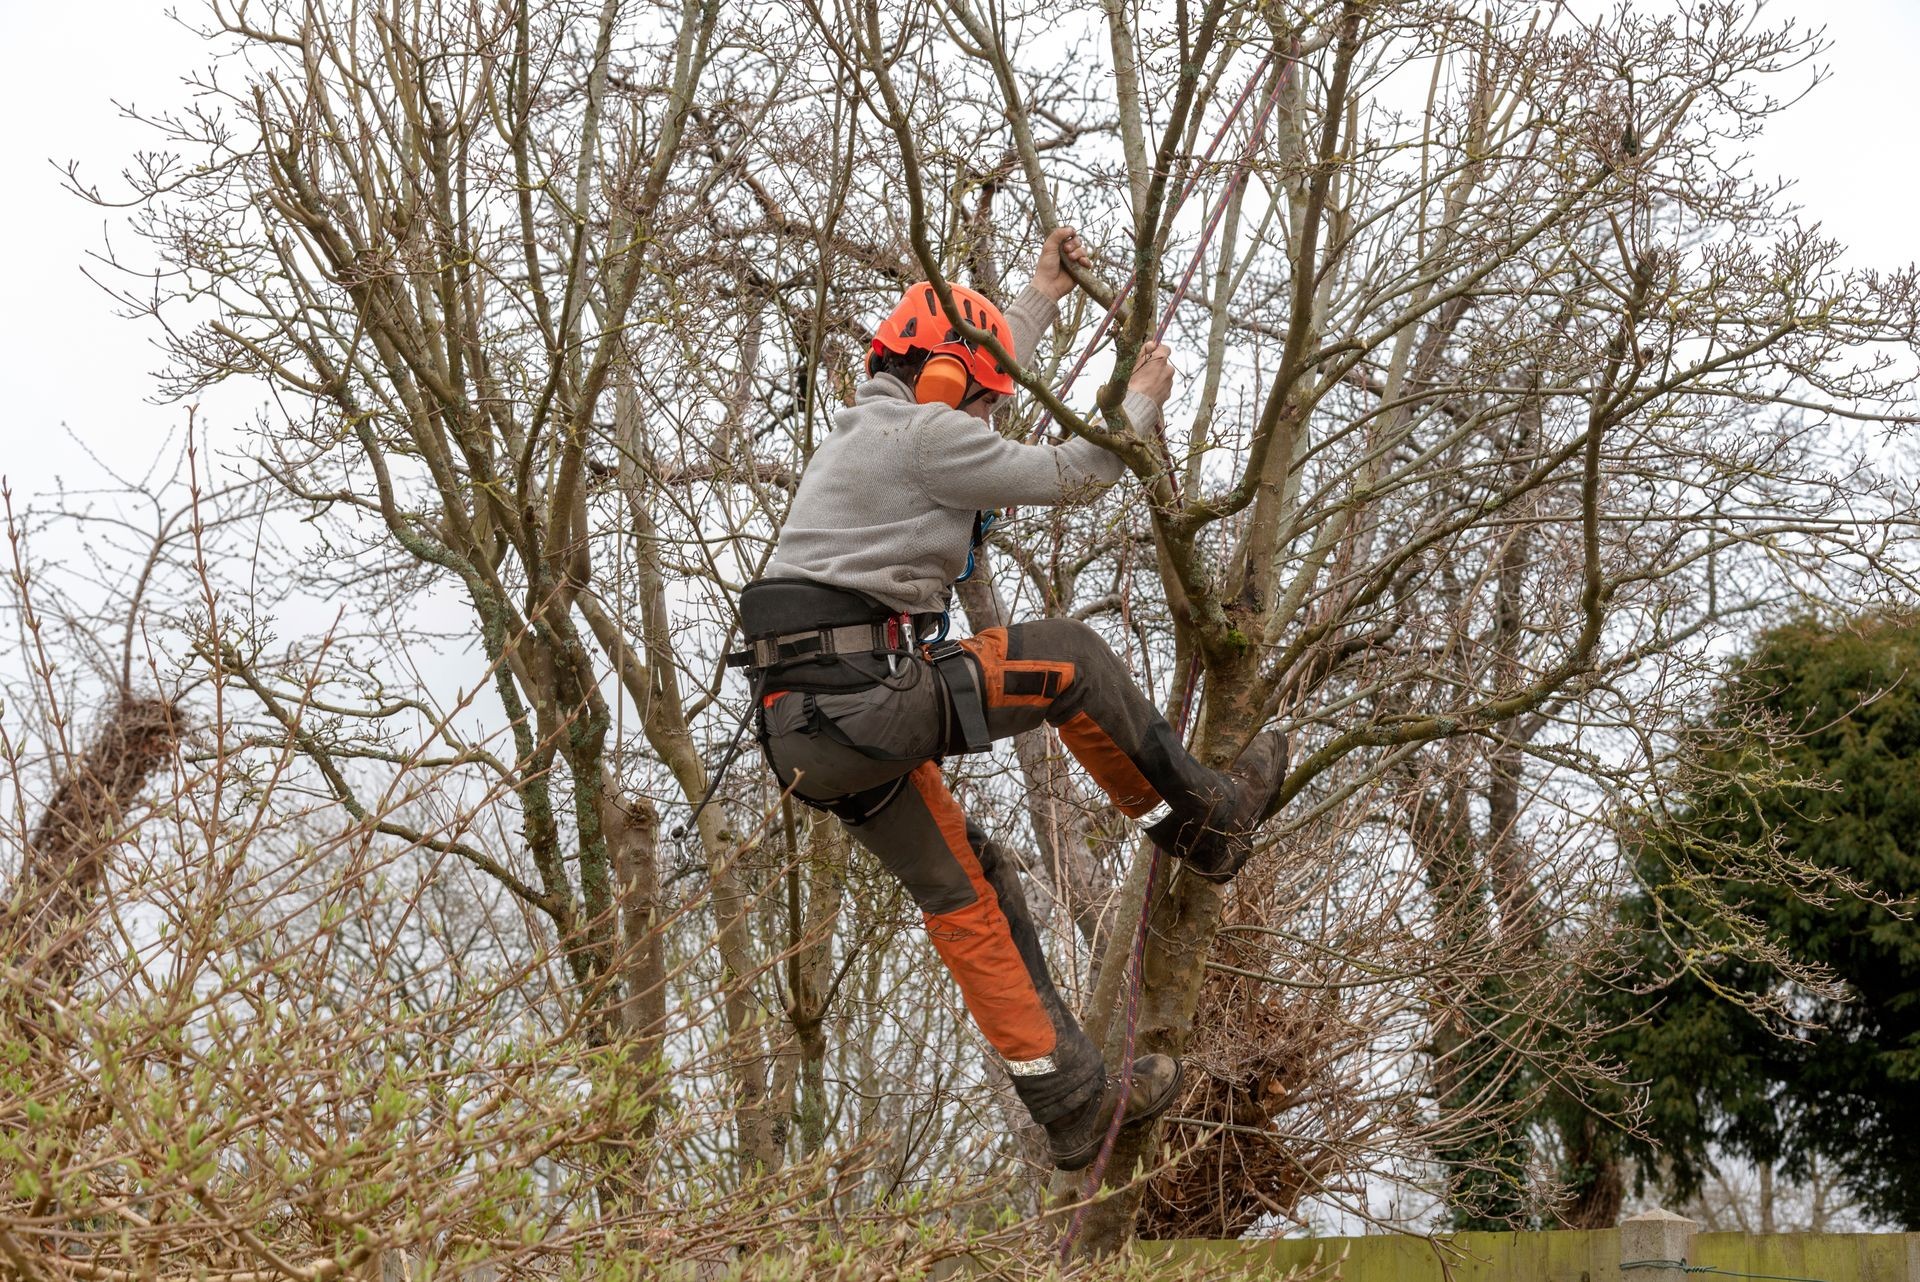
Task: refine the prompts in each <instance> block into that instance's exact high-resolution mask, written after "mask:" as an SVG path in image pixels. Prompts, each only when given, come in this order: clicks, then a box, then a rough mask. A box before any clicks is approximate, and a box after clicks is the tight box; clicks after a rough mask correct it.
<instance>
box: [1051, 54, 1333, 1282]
mask: <svg viewBox="0 0 1920 1282" xmlns="http://www.w3.org/2000/svg"><path fill="white" fill-rule="evenodd" d="M1297 58H1298V45H1297V44H1296V45H1295V48H1294V49H1293V50H1292V51H1290V53H1289V54H1288V57H1287V61H1286V65H1285V66H1283V67H1282V68H1281V69H1280V73H1279V74H1278V75H1277V76H1275V77H1274V81H1273V86H1272V88H1271V89H1270V90H1269V91H1268V93H1267V96H1266V101H1265V102H1264V103H1262V104H1261V107H1260V112H1259V115H1258V116H1257V117H1256V118H1255V120H1254V125H1253V131H1252V133H1251V135H1250V136H1249V137H1248V139H1247V145H1246V148H1245V150H1244V151H1242V153H1241V155H1240V160H1239V163H1238V164H1236V165H1235V167H1234V172H1233V174H1232V175H1231V177H1230V178H1229V179H1228V181H1227V186H1226V187H1225V189H1224V190H1222V192H1221V193H1220V198H1219V199H1218V200H1217V201H1215V202H1214V207H1213V212H1212V213H1211V214H1210V215H1209V217H1208V218H1207V221H1206V224H1205V226H1204V227H1203V228H1202V230H1201V233H1200V239H1199V241H1198V243H1197V244H1195V246H1194V249H1193V256H1192V258H1191V259H1190V260H1189V262H1188V263H1187V270H1186V271H1185V273H1183V274H1182V275H1181V277H1180V284H1179V286H1178V287H1177V288H1176V289H1175V290H1174V292H1173V297H1172V299H1171V300H1169V302H1168V304H1167V308H1166V311H1165V313H1164V314H1163V315H1162V316H1161V318H1160V323H1159V325H1158V327H1156V328H1155V330H1154V334H1153V341H1154V342H1156V343H1158V342H1160V341H1161V339H1162V338H1164V337H1165V335H1166V332H1167V328H1168V326H1170V325H1171V324H1172V323H1173V318H1174V314H1175V313H1176V312H1178V311H1179V309H1180V304H1181V303H1182V302H1183V301H1185V299H1186V295H1187V287H1188V286H1189V285H1191V284H1192V283H1193V276H1194V273H1195V272H1196V271H1197V270H1198V269H1199V266H1200V262H1201V260H1202V258H1203V256H1204V255H1205V254H1206V251H1207V245H1208V243H1209V242H1210V241H1211V240H1212V239H1213V236H1214V233H1215V232H1216V231H1217V230H1218V229H1219V226H1220V220H1221V218H1222V216H1223V215H1224V214H1225V212H1226V210H1227V207H1228V205H1229V204H1230V203H1231V202H1232V200H1233V199H1234V196H1235V193H1237V192H1238V191H1239V189H1240V186H1241V184H1242V183H1244V182H1245V181H1246V176H1247V171H1248V169H1249V167H1250V166H1251V164H1252V161H1253V154H1254V152H1255V151H1256V150H1257V149H1258V148H1259V145H1260V140H1261V138H1262V137H1263V136H1264V134H1265V131H1266V124H1267V118H1268V116H1269V115H1271V114H1272V111H1273V106H1274V104H1275V103H1276V102H1277V101H1278V100H1279V97H1280V92H1281V90H1283V89H1284V88H1285V87H1286V85H1287V82H1288V80H1289V79H1290V78H1291V76H1292V73H1293V68H1294V65H1295V61H1296V59H1297ZM1273 59H1274V54H1273V53H1272V51H1269V52H1268V53H1267V55H1266V56H1265V57H1264V58H1262V59H1261V60H1260V65H1259V67H1258V68H1257V69H1256V70H1255V72H1254V74H1253V75H1252V76H1251V77H1249V78H1248V81H1247V86H1246V88H1245V89H1243V90H1242V91H1241V93H1240V97H1239V98H1238V99H1237V100H1235V102H1234V105H1233V108H1232V110H1231V111H1230V112H1229V114H1228V116H1227V120H1226V122H1225V123H1224V124H1223V125H1222V126H1221V128H1220V132H1219V133H1218V134H1216V135H1215V136H1214V140H1213V143H1212V144H1211V145H1209V146H1208V148H1207V151H1206V157H1205V158H1206V159H1208V160H1210V159H1211V158H1212V156H1213V153H1214V150H1215V148H1217V147H1218V146H1219V144H1220V140H1221V139H1222V138H1224V137H1226V134H1227V132H1228V130H1229V129H1230V128H1231V127H1232V124H1233V121H1234V118H1235V117H1236V116H1238V115H1239V112H1240V109H1241V107H1242V106H1244V104H1245V103H1246V101H1247V98H1248V96H1249V94H1250V93H1251V92H1252V90H1253V87H1254V86H1255V85H1257V84H1258V83H1259V82H1260V78H1261V77H1262V76H1263V75H1265V74H1266V71H1267V69H1268V68H1269V67H1270V66H1271V65H1272V63H1273ZM1200 168H1204V161H1203V164H1202V165H1201V166H1199V167H1196V170H1195V173H1194V176H1193V178H1191V179H1189V181H1188V183H1187V185H1186V187H1185V188H1184V189H1183V190H1182V191H1181V193H1180V197H1179V203H1184V202H1185V200H1186V198H1187V196H1188V194H1189V193H1191V191H1192V190H1193V187H1194V184H1195V182H1197V180H1198V176H1199V169H1200ZM1177 207H1178V206H1177V205H1176V208H1177ZM1133 283H1134V278H1133V277H1132V276H1129V277H1128V278H1127V281H1126V284H1124V285H1122V286H1121V288H1120V290H1119V291H1118V292H1116V294H1115V295H1114V301H1113V306H1112V307H1109V308H1108V309H1107V314H1106V316H1105V317H1104V318H1103V319H1102V320H1101V323H1100V327H1099V329H1098V330H1097V331H1096V332H1095V334H1094V338H1093V341H1092V342H1090V343H1089V344H1088V345H1087V348H1086V350H1085V351H1083V352H1082V353H1081V356H1080V360H1079V361H1078V362H1077V363H1076V364H1075V365H1074V367H1073V369H1072V371H1071V372H1070V373H1069V374H1068V375H1067V379H1066V382H1065V383H1064V384H1063V385H1062V387H1061V393H1062V394H1063V395H1064V394H1065V392H1066V389H1067V387H1069V386H1071V385H1072V382H1073V380H1074V378H1075V377H1077V376H1078V375H1079V373H1080V371H1081V369H1082V368H1084V367H1085V365H1086V363H1087V357H1088V355H1089V354H1090V353H1091V352H1092V350H1093V348H1094V347H1095V346H1096V345H1097V344H1098V343H1099V342H1100V340H1101V339H1102V338H1103V337H1104V336H1105V334H1106V331H1107V328H1108V326H1109V325H1110V324H1111V322H1112V320H1113V317H1114V314H1115V312H1116V311H1117V310H1118V308H1119V306H1120V304H1121V302H1122V301H1124V299H1125V297H1126V295H1127V293H1128V291H1129V290H1131V289H1132V287H1133ZM1041 425H1042V427H1044V426H1045V420H1044V419H1043V420H1042V423H1041ZM1156 433H1157V435H1158V437H1159V441H1160V450H1161V455H1162V457H1163V458H1165V459H1166V462H1167V479H1168V484H1169V485H1170V486H1172V487H1174V493H1175V496H1176V497H1178V493H1179V491H1178V475H1177V473H1176V472H1175V471H1174V469H1173V458H1172V451H1171V450H1170V448H1169V447H1168V445H1167V438H1166V431H1165V428H1164V426H1156ZM1199 683H1200V656H1199V654H1198V653H1196V654H1194V655H1193V656H1192V658H1191V659H1190V660H1189V662H1188V664H1187V672H1186V677H1185V680H1184V681H1183V682H1182V688H1181V695H1180V708H1179V720H1178V722H1177V723H1176V725H1175V733H1176V734H1177V735H1178V736H1179V737H1180V740H1181V741H1182V742H1183V743H1184V742H1185V741H1186V738H1187V731H1188V728H1189V725H1190V722H1191V720H1192V714H1193V705H1194V694H1195V692H1196V691H1197V689H1198V688H1199ZM1147 850H1148V855H1147V860H1148V862H1147V877H1146V885H1145V886H1144V887H1143V888H1142V891H1141V897H1140V918H1139V920H1138V921H1137V922H1135V923H1134V929H1133V945H1132V947H1131V949H1130V950H1129V952H1128V957H1127V1010H1126V1023H1125V1025H1124V1028H1123V1031H1122V1034H1121V1049H1120V1082H1119V1085H1120V1089H1119V1091H1118V1092H1117V1098H1116V1099H1115V1101H1114V1106H1113V1116H1112V1117H1111V1118H1109V1119H1108V1121H1107V1133H1106V1136H1105V1138H1103V1139H1102V1140H1101V1142H1100V1152H1099V1155H1098V1156H1096V1157H1095V1158H1094V1160H1093V1165H1092V1166H1091V1167H1090V1168H1089V1169H1088V1171H1087V1183H1086V1188H1085V1189H1084V1190H1083V1191H1082V1194H1081V1197H1080V1202H1079V1205H1077V1206H1076V1207H1075V1208H1074V1212H1073V1218H1072V1219H1071V1220H1070V1221H1069V1222H1068V1225H1067V1231H1066V1233H1065V1234H1063V1235H1062V1237H1061V1239H1060V1261H1061V1263H1063V1264H1064V1263H1066V1262H1067V1261H1068V1260H1069V1259H1071V1258H1072V1255H1073V1248H1074V1244H1075V1243H1076V1242H1078V1241H1079V1239H1080V1233H1081V1230H1082V1229H1084V1228H1085V1227H1086V1218H1087V1212H1088V1211H1089V1210H1090V1209H1091V1208H1092V1206H1093V1198H1094V1195H1095V1194H1096V1193H1097V1192H1098V1191H1099V1188H1100V1182H1101V1180H1102V1179H1103V1178H1104V1177H1105V1175H1106V1170H1107V1163H1108V1161H1110V1160H1111V1159H1112V1157H1113V1148H1114V1144H1115V1143H1116V1142H1117V1141H1118V1140H1119V1137H1120V1127H1121V1123H1122V1122H1123V1121H1124V1120H1125V1118H1126V1112H1127V1097H1128V1095H1129V1094H1130V1093H1131V1092H1132V1089H1133V1052H1134V1047H1135V1044H1136V1041H1137V1038H1138V1036H1139V1030H1140V988H1141V983H1142V979H1143V975H1144V972H1145V969H1146V958H1147V935H1148V931H1149V928H1150V925H1151V922H1152V920H1153V901H1154V894H1155V891H1156V890H1157V888H1158V886H1159V881H1160V874H1161V870H1162V868H1163V866H1164V864H1165V862H1166V855H1165V853H1164V852H1163V851H1162V850H1161V849H1160V847H1159V846H1158V845H1157V844H1155V843H1153V842H1151V841H1150V842H1148V843H1147Z"/></svg>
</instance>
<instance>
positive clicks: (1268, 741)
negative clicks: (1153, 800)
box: [1147, 730, 1287, 882]
mask: <svg viewBox="0 0 1920 1282" xmlns="http://www.w3.org/2000/svg"><path fill="white" fill-rule="evenodd" d="M1286 777H1287V741H1286V738H1285V737H1284V736H1283V735H1281V733H1280V732H1279V731H1278V730H1262V731H1261V732H1260V733H1259V734H1257V735H1255V736H1254V737H1253V742H1252V743H1249V744H1248V745H1247V749H1246V751H1245V752H1242V753H1241V754H1240V760H1238V761H1236V762H1234V764H1233V768H1232V769H1230V770H1228V771H1226V772H1225V778H1226V779H1227V780H1228V782H1229V783H1230V785H1231V786H1232V795H1231V796H1229V797H1228V798H1227V799H1226V800H1224V801H1221V802H1218V803H1216V804H1215V805H1214V806H1213V808H1212V809H1211V810H1209V811H1208V812H1207V816H1206V818H1205V819H1204V820H1186V821H1182V820H1179V819H1173V818H1169V819H1163V820H1161V821H1160V822H1159V823H1156V824H1154V825H1152V826H1151V827H1149V828H1148V829H1147V836H1148V837H1149V838H1151V839H1152V840H1153V842H1154V844H1155V845H1157V846H1159V847H1160V848H1161V849H1162V850H1165V851H1166V852H1167V853H1168V854H1170V855H1172V856H1173V857H1174V858H1175V859H1180V860H1184V861H1185V862H1186V863H1187V864H1188V865H1189V866H1190V867H1191V868H1192V869H1193V870H1194V871H1195V872H1196V873H1198V874H1199V875H1200V876H1202V877H1205V878H1206V879H1207V880H1208V881H1213V882H1224V881H1230V880H1231V879H1232V878H1233V875H1234V874H1235V873H1237V872H1239V871H1240V868H1241V865H1243V864H1245V863H1246V862H1247V860H1248V859H1249V858H1250V857H1251V856H1252V855H1253V834H1254V831H1255V830H1256V829H1258V828H1259V827H1260V825H1261V824H1263V823H1265V822H1266V821H1267V820H1268V819H1271V818H1272V817H1273V812H1274V811H1275V810H1277V809H1279V807H1280V785H1281V784H1282V783H1284V782H1285V781H1286Z"/></svg>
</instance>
